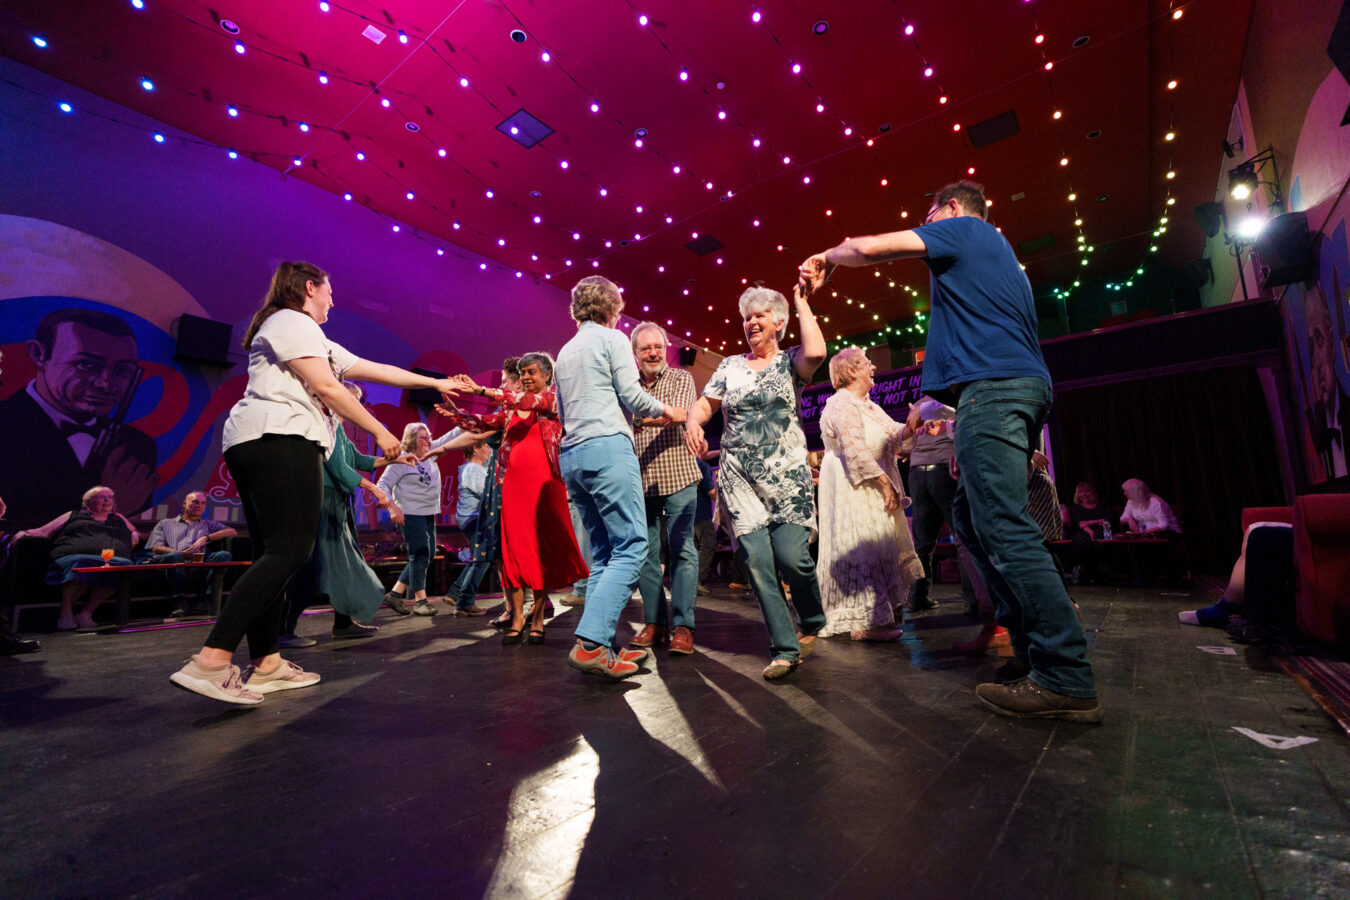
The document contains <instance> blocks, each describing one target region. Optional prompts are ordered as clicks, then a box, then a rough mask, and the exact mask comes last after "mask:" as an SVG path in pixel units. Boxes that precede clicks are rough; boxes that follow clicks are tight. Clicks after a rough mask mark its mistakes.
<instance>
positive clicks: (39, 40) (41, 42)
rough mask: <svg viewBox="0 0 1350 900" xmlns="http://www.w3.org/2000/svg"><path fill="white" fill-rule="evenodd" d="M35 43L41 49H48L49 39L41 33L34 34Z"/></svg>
mask: <svg viewBox="0 0 1350 900" xmlns="http://www.w3.org/2000/svg"><path fill="white" fill-rule="evenodd" d="M33 45H34V46H35V47H37V48H39V49H41V50H46V49H47V39H46V38H45V37H43V36H42V35H40V34H35V35H33Z"/></svg>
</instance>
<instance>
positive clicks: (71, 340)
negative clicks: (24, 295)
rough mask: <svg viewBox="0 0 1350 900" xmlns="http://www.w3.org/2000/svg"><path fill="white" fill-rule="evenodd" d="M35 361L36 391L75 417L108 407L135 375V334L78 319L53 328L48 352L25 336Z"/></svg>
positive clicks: (106, 410) (96, 413)
mask: <svg viewBox="0 0 1350 900" xmlns="http://www.w3.org/2000/svg"><path fill="white" fill-rule="evenodd" d="M28 353H29V356H30V357H31V358H32V360H33V365H34V366H36V367H37V377H36V379H35V384H36V387H37V392H38V394H39V395H40V396H41V397H42V399H44V400H46V401H47V402H48V403H50V404H51V405H52V406H54V407H56V408H57V409H58V410H60V411H61V412H62V413H63V414H64V415H67V416H69V417H70V418H72V419H75V420H77V421H85V420H87V419H91V418H93V417H95V416H103V415H107V414H108V413H110V412H112V410H113V408H114V407H115V406H116V405H117V401H118V400H120V399H121V398H122V395H123V394H124V393H125V392H126V390H127V387H128V385H130V383H131V380H132V379H133V378H134V377H135V375H136V370H137V369H138V367H139V366H138V364H137V362H136V339H135V338H134V337H117V336H114V335H111V334H107V333H105V332H102V331H99V330H98V329H95V328H90V327H88V326H86V325H81V324H80V323H78V322H62V323H61V324H60V325H58V326H57V328H56V333H55V338H54V340H53V341H52V349H51V352H50V353H48V352H46V351H45V348H44V347H43V346H42V345H41V344H40V343H38V342H37V341H29V342H28Z"/></svg>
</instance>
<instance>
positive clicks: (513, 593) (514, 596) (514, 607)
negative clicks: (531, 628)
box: [502, 587, 525, 631]
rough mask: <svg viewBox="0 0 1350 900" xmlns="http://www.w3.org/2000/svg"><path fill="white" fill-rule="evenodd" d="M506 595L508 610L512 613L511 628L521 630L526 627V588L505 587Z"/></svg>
mask: <svg viewBox="0 0 1350 900" xmlns="http://www.w3.org/2000/svg"><path fill="white" fill-rule="evenodd" d="M502 590H503V592H504V593H505V595H506V611H507V612H509V613H510V614H511V624H510V626H509V630H511V631H520V630H521V629H523V628H524V627H525V590H524V588H518V587H503V588H502Z"/></svg>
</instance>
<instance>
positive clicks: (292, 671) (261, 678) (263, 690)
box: [244, 659, 319, 694]
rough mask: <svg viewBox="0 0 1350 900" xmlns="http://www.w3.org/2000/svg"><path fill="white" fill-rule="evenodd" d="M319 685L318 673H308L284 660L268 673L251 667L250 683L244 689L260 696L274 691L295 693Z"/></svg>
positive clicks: (246, 683)
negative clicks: (298, 689) (299, 689)
mask: <svg viewBox="0 0 1350 900" xmlns="http://www.w3.org/2000/svg"><path fill="white" fill-rule="evenodd" d="M318 683H319V675H318V673H317V672H306V671H305V670H304V669H302V668H300V667H299V666H297V665H296V664H295V663H293V662H291V661H290V660H285V659H283V660H282V661H281V662H280V663H278V664H277V665H276V666H275V667H274V668H272V669H271V670H269V671H267V672H264V671H263V670H262V669H259V668H256V667H250V668H249V676H248V681H247V682H245V684H244V687H246V688H248V689H249V690H250V691H257V692H258V693H259V694H270V693H272V692H273V691H293V690H295V689H297V688H307V687H312V686H314V685H316V684H318Z"/></svg>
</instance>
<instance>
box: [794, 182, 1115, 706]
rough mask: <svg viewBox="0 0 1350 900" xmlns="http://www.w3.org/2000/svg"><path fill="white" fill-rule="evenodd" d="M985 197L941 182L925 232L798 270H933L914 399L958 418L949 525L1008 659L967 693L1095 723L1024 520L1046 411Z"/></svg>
mask: <svg viewBox="0 0 1350 900" xmlns="http://www.w3.org/2000/svg"><path fill="white" fill-rule="evenodd" d="M987 213H988V203H987V202H986V201H985V198H984V188H983V187H981V186H980V185H978V184H975V183H974V182H970V181H961V182H957V183H955V184H949V185H947V186H946V187H944V188H943V189H942V190H941V191H939V192H938V193H937V195H936V196H935V197H934V200H933V205H932V207H931V208H930V209H929V210H928V216H927V218H926V219H924V223H923V225H922V226H920V227H918V228H914V229H911V230H909V231H896V232H891V233H889V234H879V235H872V236H869V237H859V238H849V239H848V240H846V241H844V242H843V243H842V244H840V245H839V246H837V247H832V248H830V249H829V250H826V251H824V252H823V253H817V254H816V255H815V256H812V257H810V258H809V259H807V260H806V261H805V262H804V263H802V265H801V269H800V271H801V276H802V277H803V278H806V279H808V280H809V281H810V283H811V288H812V290H813V291H814V290H818V289H819V288H820V287H821V285H823V284H824V283H825V280H826V279H827V278H828V277H829V275H830V273H831V272H833V271H834V268H835V267H836V266H848V267H859V266H870V265H875V264H876V263H881V262H886V261H888V260H893V259H906V258H911V257H918V258H920V259H922V260H923V261H924V263H926V264H927V265H928V268H929V270H930V272H931V275H932V279H931V293H932V315H931V320H930V325H929V330H928V345H927V348H926V355H925V357H924V366H923V391H924V393H926V394H928V395H929V396H931V397H933V398H935V399H937V400H940V401H942V402H943V403H946V404H948V405H950V406H954V407H956V463H957V466H958V468H959V470H960V475H961V477H960V481H959V482H958V485H957V489H956V496H955V497H954V498H953V501H952V515H953V523H952V524H953V527H954V528H955V529H956V532H957V535H958V537H960V539H961V542H962V543H963V544H964V545H965V546H966V548H967V549H968V550H969V551H970V554H971V557H972V558H973V559H974V560H975V564H976V566H977V567H978V568H979V571H980V574H981V575H982V576H983V577H984V580H985V582H986V583H987V584H988V585H989V592H990V594H991V595H992V596H993V598H994V603H995V606H996V610H997V614H998V621H999V624H1001V625H1003V626H1004V627H1005V628H1007V629H1008V631H1009V632H1011V635H1012V644H1013V651H1014V654H1015V656H1016V659H1014V660H1013V661H1012V662H1011V663H1009V664H1008V665H1005V666H1004V667H1003V668H1002V669H1001V670H1000V671H999V675H998V679H997V683H991V684H981V685H980V686H979V687H977V688H976V689H975V693H976V696H978V697H979V698H980V700H981V701H982V702H983V703H984V704H985V705H986V706H988V707H989V708H991V709H993V710H994V711H995V712H997V713H999V714H1000V715H1006V716H1014V717H1018V718H1056V719H1068V720H1070V721H1077V722H1100V721H1101V718H1102V709H1101V705H1100V704H1099V703H1098V701H1097V689H1096V686H1095V684H1094V682H1093V677H1092V665H1091V663H1089V662H1088V661H1087V642H1086V640H1085V639H1084V637H1083V628H1082V624H1081V623H1080V622H1079V620H1078V617H1077V614H1076V612H1075V610H1074V606H1073V602H1072V601H1071V600H1070V599H1069V595H1068V593H1067V592H1066V591H1065V590H1064V582H1063V581H1062V580H1061V579H1060V577H1059V573H1058V572H1057V570H1056V569H1055V565H1054V561H1053V560H1052V559H1051V557H1050V553H1049V551H1048V550H1047V549H1046V548H1045V545H1044V544H1043V543H1042V540H1041V530H1040V528H1039V527H1038V526H1037V525H1036V523H1035V521H1034V520H1033V519H1032V518H1031V516H1030V514H1029V513H1028V512H1027V465H1028V463H1029V461H1030V459H1031V452H1032V450H1034V449H1035V448H1036V444H1037V439H1038V437H1039V435H1040V430H1041V426H1042V425H1043V424H1044V422H1045V419H1046V416H1047V415H1048V414H1049V412H1050V398H1051V392H1050V372H1049V370H1047V369H1046V367H1045V360H1044V359H1043V358H1042V357H1041V349H1040V344H1039V343H1038V342H1037V339H1036V305H1035V303H1034V301H1033V299H1032V295H1031V285H1030V284H1029V283H1028V281H1027V277H1026V275H1025V274H1024V273H1023V272H1022V268H1021V266H1020V265H1019V264H1018V262H1017V257H1016V255H1014V253H1013V249H1012V247H1011V246H1010V245H1009V244H1008V241H1007V240H1006V239H1005V238H1004V237H1003V235H1002V234H1000V233H999V231H998V229H996V228H994V226H992V225H990V224H989V223H988V222H987V221H986V220H985V216H986V215H987Z"/></svg>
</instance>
